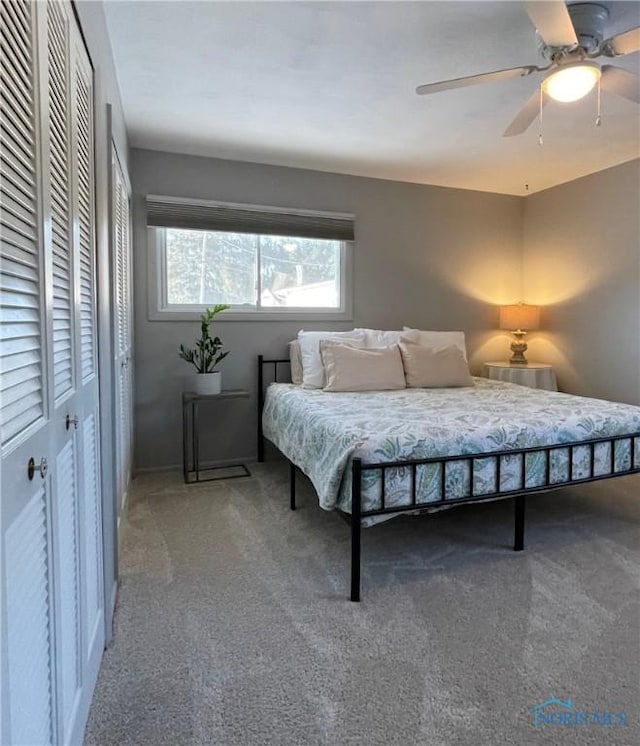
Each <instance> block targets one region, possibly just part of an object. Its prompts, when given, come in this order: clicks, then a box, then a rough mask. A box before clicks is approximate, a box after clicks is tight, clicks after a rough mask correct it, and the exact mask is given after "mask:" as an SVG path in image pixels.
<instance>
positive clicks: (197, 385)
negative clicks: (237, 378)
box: [193, 370, 222, 394]
mask: <svg viewBox="0 0 640 746" xmlns="http://www.w3.org/2000/svg"><path fill="white" fill-rule="evenodd" d="M193 391H194V392H195V393H196V394H219V393H220V392H221V391H222V373H221V372H220V371H219V370H217V371H215V372H213V373H196V374H195V376H193Z"/></svg>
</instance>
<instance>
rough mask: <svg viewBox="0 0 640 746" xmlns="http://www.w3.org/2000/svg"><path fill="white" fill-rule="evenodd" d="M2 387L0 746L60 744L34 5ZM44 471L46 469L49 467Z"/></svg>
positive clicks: (9, 12) (13, 22) (0, 344)
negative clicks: (56, 738)
mask: <svg viewBox="0 0 640 746" xmlns="http://www.w3.org/2000/svg"><path fill="white" fill-rule="evenodd" d="M0 21H1V32H0V36H1V46H2V48H1V55H0V59H1V61H0V65H1V68H0V70H1V78H2V86H1V94H0V98H1V102H2V103H1V109H2V112H1V113H2V118H1V124H0V129H1V151H0V170H1V176H2V179H1V183H0V190H1V198H2V212H1V214H0V234H1V240H2V248H1V251H2V265H1V267H0V306H1V308H0V313H1V316H0V364H1V374H0V389H1V396H2V425H1V440H2V499H1V501H0V510H1V511H2V515H1V524H0V525H1V526H2V535H1V542H2V546H1V550H2V563H1V564H2V573H3V576H2V598H1V603H0V607H1V613H2V651H1V655H0V660H1V662H2V663H1V665H2V671H1V674H2V680H1V682H0V684H1V688H0V690H1V699H2V710H1V715H2V717H1V721H0V742H1V743H3V744H10V743H26V744H41V743H49V742H50V741H51V740H52V739H53V735H54V734H53V727H54V726H53V723H54V717H53V708H54V706H55V702H54V687H53V677H54V663H53V661H52V658H51V643H52V638H53V595H52V592H53V565H52V553H51V532H52V526H51V493H52V480H51V475H50V472H46V473H44V475H41V474H40V471H39V470H36V471H35V472H34V475H33V479H32V480H29V478H28V475H27V463H28V461H29V459H30V458H31V457H33V458H34V459H35V462H36V463H37V464H39V463H40V460H41V459H46V463H47V464H48V465H50V464H51V457H52V453H51V448H50V429H49V414H50V412H49V401H48V389H47V381H48V373H47V365H46V363H47V360H46V354H45V353H46V344H45V339H46V336H47V324H46V319H45V316H44V309H45V307H46V299H45V282H44V273H45V267H44V262H43V251H42V246H43V241H44V235H43V230H42V226H43V213H42V210H43V208H42V195H41V189H40V180H39V174H40V172H41V166H40V158H39V148H40V144H41V143H40V127H39V119H38V117H39V111H38V88H37V75H36V70H37V67H38V49H37V44H36V43H35V41H34V38H35V25H36V18H35V6H34V5H31V4H29V3H26V2H12V3H6V2H3V3H2V4H0ZM42 471H43V472H44V466H43V469H42Z"/></svg>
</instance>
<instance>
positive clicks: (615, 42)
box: [602, 26, 640, 57]
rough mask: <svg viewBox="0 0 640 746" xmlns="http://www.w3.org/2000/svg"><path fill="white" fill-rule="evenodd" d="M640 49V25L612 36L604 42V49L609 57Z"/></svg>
mask: <svg viewBox="0 0 640 746" xmlns="http://www.w3.org/2000/svg"><path fill="white" fill-rule="evenodd" d="M639 49H640V26H639V27H638V28H632V29H629V30H628V31H625V32H624V33H623V34H618V35H617V36H612V37H611V39H607V40H606V41H604V42H602V50H603V52H604V54H606V55H608V56H609V57H620V56H622V55H623V54H631V53H632V52H637V51H638V50H639Z"/></svg>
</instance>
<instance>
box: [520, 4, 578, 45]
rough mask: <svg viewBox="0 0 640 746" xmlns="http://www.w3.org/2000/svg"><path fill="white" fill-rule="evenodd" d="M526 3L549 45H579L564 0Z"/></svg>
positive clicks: (529, 14) (534, 22)
mask: <svg viewBox="0 0 640 746" xmlns="http://www.w3.org/2000/svg"><path fill="white" fill-rule="evenodd" d="M524 5H525V10H526V11H527V14H528V16H529V18H530V19H531V22H532V23H533V25H534V26H535V27H536V30H537V32H538V33H539V34H540V36H541V37H542V38H543V40H544V42H545V44H546V45H547V46H549V47H575V46H577V45H578V37H577V36H576V32H575V29H574V28H573V23H572V22H571V16H570V15H569V11H568V10H567V6H566V5H565V4H564V2H563V0H528V2H525V4H524Z"/></svg>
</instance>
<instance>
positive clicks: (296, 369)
mask: <svg viewBox="0 0 640 746" xmlns="http://www.w3.org/2000/svg"><path fill="white" fill-rule="evenodd" d="M289 365H290V367H291V383H294V384H295V385H296V386H302V354H301V352H300V342H299V341H298V340H297V339H294V340H293V341H292V342H289Z"/></svg>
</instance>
